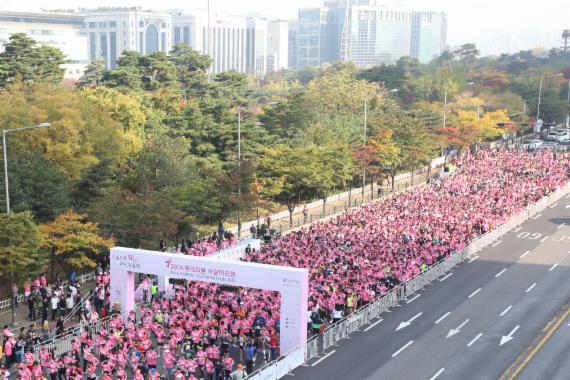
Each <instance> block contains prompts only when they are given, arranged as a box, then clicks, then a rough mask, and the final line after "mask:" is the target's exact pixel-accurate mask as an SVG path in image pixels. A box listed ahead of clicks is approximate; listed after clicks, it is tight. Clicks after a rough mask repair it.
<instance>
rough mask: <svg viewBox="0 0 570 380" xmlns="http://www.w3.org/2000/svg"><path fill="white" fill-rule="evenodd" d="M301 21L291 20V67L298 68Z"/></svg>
mask: <svg viewBox="0 0 570 380" xmlns="http://www.w3.org/2000/svg"><path fill="white" fill-rule="evenodd" d="M298 35H299V22H298V21H289V49H288V54H289V58H288V61H289V69H292V70H297V67H298V65H297V50H298V46H297V42H298V38H299V36H298Z"/></svg>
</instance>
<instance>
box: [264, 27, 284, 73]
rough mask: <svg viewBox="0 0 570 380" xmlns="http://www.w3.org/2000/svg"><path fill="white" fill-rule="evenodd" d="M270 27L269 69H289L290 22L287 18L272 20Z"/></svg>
mask: <svg viewBox="0 0 570 380" xmlns="http://www.w3.org/2000/svg"><path fill="white" fill-rule="evenodd" d="M268 28H269V47H268V54H267V59H268V63H267V69H268V71H279V70H287V68H288V67H289V22H288V21H285V20H271V21H269V24H268Z"/></svg>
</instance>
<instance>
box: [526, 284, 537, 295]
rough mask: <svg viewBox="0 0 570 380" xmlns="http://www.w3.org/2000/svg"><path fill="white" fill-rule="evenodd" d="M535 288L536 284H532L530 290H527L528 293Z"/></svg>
mask: <svg viewBox="0 0 570 380" xmlns="http://www.w3.org/2000/svg"><path fill="white" fill-rule="evenodd" d="M535 286H536V282H535V283H534V284H532V285H531V286H529V288H528V289H527V290H526V292H527V293H529V292H530V291H531V290H532V289H534V287H535Z"/></svg>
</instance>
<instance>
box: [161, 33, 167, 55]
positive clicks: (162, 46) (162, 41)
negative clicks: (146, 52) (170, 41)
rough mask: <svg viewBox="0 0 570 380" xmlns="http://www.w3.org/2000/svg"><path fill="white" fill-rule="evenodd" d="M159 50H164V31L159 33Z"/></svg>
mask: <svg viewBox="0 0 570 380" xmlns="http://www.w3.org/2000/svg"><path fill="white" fill-rule="evenodd" d="M160 50H162V51H166V33H164V32H162V33H161V34H160Z"/></svg>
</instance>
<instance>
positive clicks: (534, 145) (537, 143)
mask: <svg viewBox="0 0 570 380" xmlns="http://www.w3.org/2000/svg"><path fill="white" fill-rule="evenodd" d="M542 145H543V142H542V140H527V141H525V142H523V148H527V149H538V148H540V147H541V146H542Z"/></svg>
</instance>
